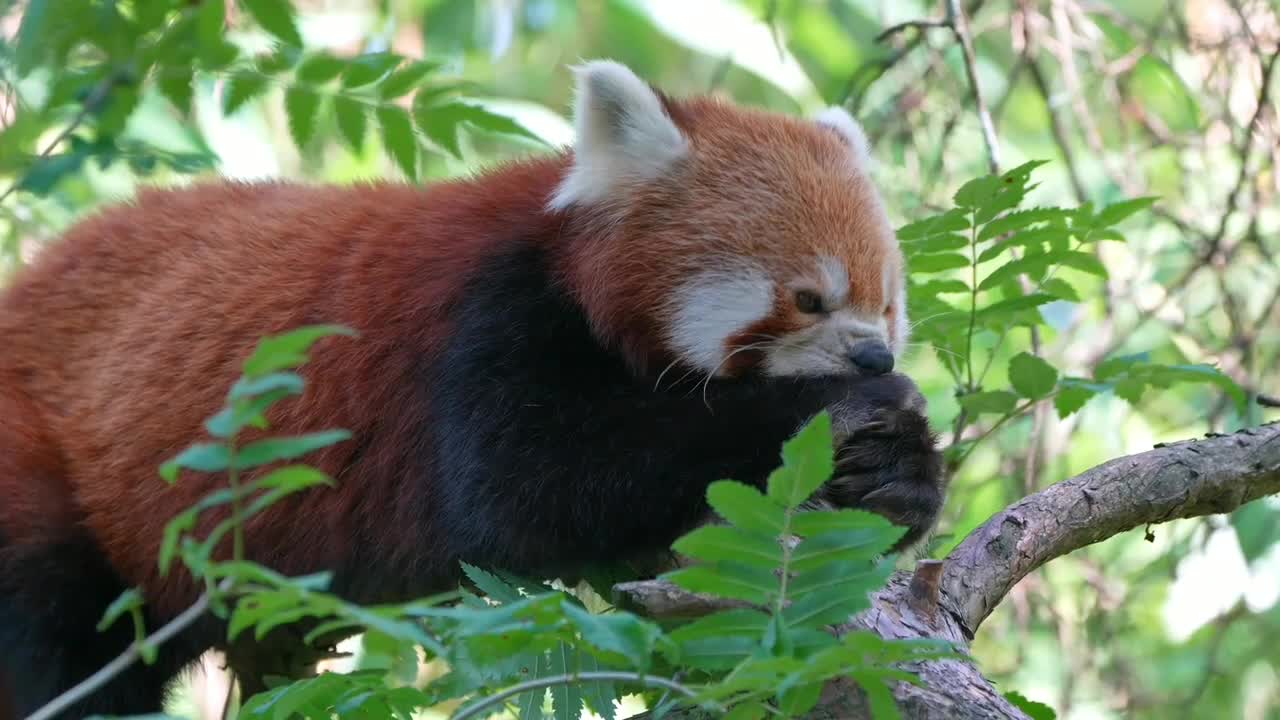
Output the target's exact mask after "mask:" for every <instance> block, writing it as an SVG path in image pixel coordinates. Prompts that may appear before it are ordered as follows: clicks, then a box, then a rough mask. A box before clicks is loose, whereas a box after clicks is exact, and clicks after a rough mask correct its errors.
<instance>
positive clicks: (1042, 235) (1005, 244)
mask: <svg viewBox="0 0 1280 720" xmlns="http://www.w3.org/2000/svg"><path fill="white" fill-rule="evenodd" d="M1070 238H1071V230H1069V229H1068V228H1066V227H1064V226H1061V225H1049V226H1046V227H1042V228H1033V229H1031V230H1022V231H1019V232H1016V233H1013V234H1012V235H1010V236H1009V237H1007V238H1005V239H1003V240H1001V241H1000V242H997V243H993V244H992V245H991V247H989V248H987V249H986V250H983V251H982V252H981V253H979V254H978V262H979V263H984V262H987V261H988V260H992V259H995V258H997V257H999V256H1000V255H1002V254H1004V253H1006V252H1008V251H1009V250H1010V249H1012V248H1015V247H1023V248H1026V249H1027V252H1029V253H1033V254H1040V253H1043V252H1044V251H1045V250H1044V245H1045V243H1050V244H1051V247H1052V244H1053V243H1063V242H1066V241H1067V240H1069V239H1070Z"/></svg>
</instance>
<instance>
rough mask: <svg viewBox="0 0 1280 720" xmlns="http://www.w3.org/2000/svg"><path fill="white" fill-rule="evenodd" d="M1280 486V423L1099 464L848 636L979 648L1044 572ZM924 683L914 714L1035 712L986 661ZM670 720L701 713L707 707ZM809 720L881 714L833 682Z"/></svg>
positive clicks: (1001, 518) (976, 536)
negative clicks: (1008, 601)
mask: <svg viewBox="0 0 1280 720" xmlns="http://www.w3.org/2000/svg"><path fill="white" fill-rule="evenodd" d="M1275 493H1280V423H1271V424H1269V425H1263V426H1261V427H1254V428H1248V429H1245V430H1241V431H1239V432H1236V433H1233V434H1230V435H1218V436H1211V437H1209V438H1206V439H1200V440H1189V441H1183V442H1178V443H1172V444H1168V445H1161V446H1157V447H1156V448H1155V449H1154V450H1149V451H1147V452H1144V453H1139V454H1137V455H1130V456H1127V457H1122V458H1118V459H1116V460H1112V461H1110V462H1107V463H1104V464H1102V465H1099V466H1097V467H1095V468H1093V469H1091V470H1088V471H1086V472H1084V473H1081V474H1080V475H1077V476H1075V477H1073V478H1071V479H1070V480H1065V481H1063V482H1060V483H1058V484H1056V485H1053V486H1050V487H1049V488H1046V489H1045V490H1043V491H1041V492H1038V493H1035V494H1034V495H1030V496H1028V497H1026V498H1024V499H1022V500H1020V501H1018V502H1016V503H1014V504H1013V505H1010V506H1009V507H1008V508H1005V509H1004V510H1002V511H1001V512H999V513H997V514H996V515H995V516H994V517H992V518H991V519H990V520H988V521H987V522H986V523H984V524H983V525H982V526H980V527H979V528H978V529H977V530H974V531H973V532H972V533H970V535H969V536H968V537H967V538H965V539H964V541H963V542H961V543H960V545H958V546H957V547H956V548H955V550H953V551H952V552H951V554H950V555H948V556H947V558H946V560H944V561H943V566H942V573H941V580H940V582H939V583H938V586H937V587H940V589H941V592H940V593H938V594H936V595H935V592H934V588H935V585H934V583H935V582H936V581H937V578H936V577H935V575H936V573H937V572H938V568H937V563H936V561H922V562H921V564H920V567H919V568H918V569H917V570H916V572H915V573H914V574H912V573H897V574H896V575H895V576H894V577H893V578H892V579H891V580H890V582H889V584H888V585H887V586H886V587H885V588H884V589H883V590H881V591H880V592H878V593H876V594H875V595H874V596H873V597H872V607H871V609H870V610H868V611H867V612H865V613H863V614H861V615H859V616H858V617H856V618H853V619H852V620H851V621H850V623H849V624H847V625H845V626H842V627H840V628H837V629H836V632H837V633H840V632H847V631H849V630H851V629H860V628H865V629H870V630H873V631H875V632H877V633H879V634H880V635H881V636H882V637H886V638H919V637H931V638H938V639H943V640H948V641H950V642H953V643H958V644H960V645H962V646H964V645H967V644H968V642H969V641H970V640H971V639H972V638H973V635H974V633H975V632H976V631H977V630H978V628H979V627H981V625H982V622H983V621H984V620H985V619H986V618H987V617H988V616H989V615H990V614H991V611H992V610H994V609H995V608H996V606H998V605H999V604H1000V602H1001V601H1002V600H1003V599H1004V597H1005V596H1006V595H1007V594H1008V592H1009V591H1010V590H1011V589H1012V588H1013V586H1014V585H1015V584H1017V582H1018V581H1019V580H1021V579H1022V578H1024V577H1026V575H1027V574H1028V573H1030V572H1032V571H1033V570H1035V569H1036V568H1038V567H1040V566H1041V565H1044V564H1045V563H1047V562H1049V561H1051V560H1053V559H1054V558H1057V557H1060V556H1062V555H1066V554H1067V553H1070V552H1072V551H1074V550H1078V549H1080V548H1082V547H1085V546H1087V545H1091V544H1093V543H1097V542H1101V541H1103V540H1106V539H1107V538H1110V537H1113V536H1115V535H1118V534H1120V533H1122V532H1125V531H1127V530H1130V529H1133V528H1136V527H1141V526H1143V525H1148V524H1154V523H1162V522H1167V521H1169V520H1174V519H1177V518H1189V517H1198V516H1202V515H1212V514H1216V513H1225V512H1230V511H1232V510H1234V509H1236V508H1238V507H1240V506H1241V505H1243V504H1245V503H1247V502H1250V501H1252V500H1256V499H1258V498H1261V497H1264V496H1266V495H1271V494H1275ZM614 595H615V602H617V603H619V604H620V605H623V606H627V607H630V608H634V609H638V610H639V611H641V612H646V613H647V614H649V615H650V616H652V617H656V618H688V617H690V616H691V615H696V614H705V613H708V612H711V611H713V610H717V609H723V608H725V607H733V606H736V605H732V604H730V603H727V602H725V603H716V602H712V601H710V600H708V599H707V598H702V597H699V596H696V595H693V594H692V593H688V592H685V591H683V590H681V589H680V588H678V587H675V586H674V585H672V584H670V583H667V582H664V581H661V580H650V581H643V582H634V583H624V584H621V585H617V586H615V587H614ZM909 669H910V670H912V671H914V672H916V673H918V674H919V676H920V678H921V680H923V681H924V686H923V687H916V686H912V685H906V684H901V685H899V687H898V688H897V689H895V691H894V694H895V697H896V698H897V700H898V703H899V705H900V707H901V709H902V711H903V716H904V717H906V718H929V719H933V718H939V719H941V718H958V719H964V718H980V717H981V718H1024V717H1026V716H1025V715H1023V714H1022V713H1021V712H1020V711H1019V710H1017V709H1016V708H1015V707H1013V706H1012V705H1011V704H1010V703H1009V702H1008V701H1006V700H1005V699H1004V697H1003V695H1001V693H1000V692H999V691H997V690H996V689H995V686H993V685H992V684H991V683H990V681H988V680H987V679H986V678H984V677H983V676H982V675H981V674H980V673H979V672H978V669H977V667H976V666H975V665H973V664H970V663H961V662H956V661H931V662H924V663H918V664H915V665H913V666H911V667H910V668H909ZM668 717H674V718H694V717H698V715H697V714H696V711H676V712H673V713H670V714H669V715H668ZM806 717H809V718H835V717H840V718H852V717H869V714H868V712H867V709H866V708H865V706H864V701H863V699H862V694H861V691H860V690H858V688H857V687H856V685H855V684H854V683H852V682H849V681H846V680H843V679H841V680H835V681H832V682H831V683H830V684H828V686H827V688H826V691H824V693H823V696H822V700H821V702H820V703H819V705H818V707H817V708H815V709H814V711H813V712H811V713H810V714H809V715H808V716H806Z"/></svg>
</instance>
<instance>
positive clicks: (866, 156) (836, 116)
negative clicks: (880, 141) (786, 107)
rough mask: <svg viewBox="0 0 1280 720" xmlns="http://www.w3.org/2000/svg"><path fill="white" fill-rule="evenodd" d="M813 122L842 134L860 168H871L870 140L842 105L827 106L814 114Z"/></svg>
mask: <svg viewBox="0 0 1280 720" xmlns="http://www.w3.org/2000/svg"><path fill="white" fill-rule="evenodd" d="M813 119H814V122H816V123H818V124H819V125H825V126H826V127H829V128H831V129H833V130H835V131H836V132H838V133H840V134H841V135H842V136H844V139H845V141H846V142H848V143H849V149H850V150H852V151H853V158H854V162H855V164H856V165H857V166H858V167H859V168H862V169H864V170H865V169H870V168H871V142H870V141H868V140H867V134H866V133H865V132H863V131H862V126H861V125H859V124H858V121H857V120H854V119H853V116H852V115H850V114H849V113H848V112H847V111H846V110H845V109H844V108H842V107H829V108H827V109H826V110H823V111H822V112H820V113H818V114H817V115H815V116H814V118H813Z"/></svg>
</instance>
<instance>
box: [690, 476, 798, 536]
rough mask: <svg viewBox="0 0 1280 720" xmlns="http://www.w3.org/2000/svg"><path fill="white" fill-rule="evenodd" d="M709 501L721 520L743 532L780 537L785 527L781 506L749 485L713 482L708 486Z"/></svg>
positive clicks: (725, 481)
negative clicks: (749, 531)
mask: <svg viewBox="0 0 1280 720" xmlns="http://www.w3.org/2000/svg"><path fill="white" fill-rule="evenodd" d="M707 502H708V504H710V505H711V508H712V509H713V510H715V511H716V512H717V513H718V514H719V515H720V517H723V518H724V519H725V520H727V521H729V522H730V523H731V524H733V525H735V526H737V527H740V528H742V529H744V530H751V531H755V532H763V533H771V534H774V535H777V534H780V533H781V532H782V531H783V529H784V528H785V519H784V517H783V514H784V511H783V509H782V507H781V506H780V505H778V504H777V503H775V502H774V501H772V500H770V499H769V498H767V497H765V496H764V495H763V494H762V493H761V492H760V491H759V490H757V489H755V488H754V487H751V486H750V485H745V484H743V483H740V482H735V481H733V480H720V481H717V482H713V483H711V485H709V486H707Z"/></svg>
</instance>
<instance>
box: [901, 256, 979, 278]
mask: <svg viewBox="0 0 1280 720" xmlns="http://www.w3.org/2000/svg"><path fill="white" fill-rule="evenodd" d="M962 267H969V258H967V257H965V256H964V255H961V254H959V253H940V254H936V255H916V256H914V257H912V258H911V260H910V270H911V272H913V273H935V272H942V271H944V270H955V269H956V268H962Z"/></svg>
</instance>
